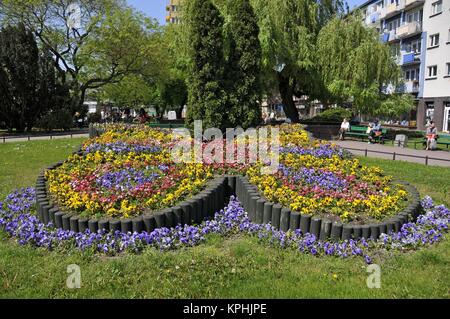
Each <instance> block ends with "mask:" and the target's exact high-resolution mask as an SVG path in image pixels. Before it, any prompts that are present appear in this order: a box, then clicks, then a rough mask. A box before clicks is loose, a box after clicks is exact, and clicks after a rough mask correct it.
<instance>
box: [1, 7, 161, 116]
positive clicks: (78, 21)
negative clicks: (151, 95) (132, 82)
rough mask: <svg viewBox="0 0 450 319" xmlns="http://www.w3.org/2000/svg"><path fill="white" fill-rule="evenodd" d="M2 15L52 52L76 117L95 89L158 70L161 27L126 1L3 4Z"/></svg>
mask: <svg viewBox="0 0 450 319" xmlns="http://www.w3.org/2000/svg"><path fill="white" fill-rule="evenodd" d="M74 3H75V4H77V5H78V7H77V6H74ZM72 9H75V10H74V11H73V12H72V11H71V10H72ZM0 11H1V12H2V13H3V14H2V16H1V17H0V19H2V22H3V23H8V22H14V23H17V22H23V23H24V24H25V26H26V27H27V28H28V29H29V30H32V31H33V33H34V34H35V36H36V37H37V39H38V42H39V44H40V45H41V46H42V47H45V48H48V50H50V52H51V53H52V55H53V56H54V65H55V67H56V68H57V70H58V71H59V75H60V77H61V78H62V81H63V83H66V84H67V85H68V86H69V87H70V91H71V93H72V96H73V100H72V112H73V113H74V112H75V111H77V110H79V109H81V108H82V105H83V102H84V99H85V97H86V94H87V92H88V91H89V90H96V89H99V88H100V87H102V86H104V85H106V84H109V83H117V82H118V81H120V80H121V79H122V78H123V77H125V76H126V75H129V74H132V73H141V72H142V69H143V68H144V67H145V69H146V70H151V69H152V68H153V69H158V64H157V63H154V59H153V58H152V57H153V52H154V50H153V49H154V43H153V39H154V38H155V37H156V38H157V37H158V36H159V34H160V27H159V26H158V25H157V22H156V21H154V20H152V19H149V18H146V17H145V16H144V15H142V14H140V13H137V12H135V11H134V10H132V9H131V8H129V7H127V5H126V4H125V2H124V1H121V0H98V1H91V0H79V1H77V2H74V1H71V0H61V1H47V0H23V1H16V0H3V1H0ZM155 60H157V59H155Z"/></svg>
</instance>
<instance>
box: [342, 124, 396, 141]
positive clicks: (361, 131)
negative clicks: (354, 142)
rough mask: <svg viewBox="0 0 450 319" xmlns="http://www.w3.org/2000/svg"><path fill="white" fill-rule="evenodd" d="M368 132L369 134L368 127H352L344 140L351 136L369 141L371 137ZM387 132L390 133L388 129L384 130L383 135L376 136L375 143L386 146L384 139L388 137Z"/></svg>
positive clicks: (382, 130)
mask: <svg viewBox="0 0 450 319" xmlns="http://www.w3.org/2000/svg"><path fill="white" fill-rule="evenodd" d="M366 132H367V126H357V125H351V126H350V130H349V131H347V132H345V134H344V138H345V137H347V136H350V137H356V138H361V140H364V139H368V138H369V135H368V134H367V133H366ZM387 132H388V130H387V129H386V128H382V129H381V135H379V136H375V138H374V141H375V142H380V143H382V144H384V139H385V137H386V135H387Z"/></svg>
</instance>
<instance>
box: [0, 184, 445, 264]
mask: <svg viewBox="0 0 450 319" xmlns="http://www.w3.org/2000/svg"><path fill="white" fill-rule="evenodd" d="M34 201H35V191H34V189H32V188H27V189H21V190H18V191H16V192H14V193H11V194H10V195H8V196H7V198H6V199H5V201H4V202H3V203H2V202H0V228H2V229H4V230H5V231H6V232H7V233H8V234H9V235H10V236H11V237H13V238H15V239H16V240H17V241H18V242H19V243H20V244H21V245H33V246H36V247H45V248H47V249H63V248H74V247H75V248H78V249H81V250H92V251H94V252H99V253H104V254H108V255H114V254H117V253H121V252H124V251H129V252H140V251H142V250H143V249H144V248H145V247H155V248H157V249H160V250H162V251H165V250H170V249H176V248H179V247H190V246H195V245H198V244H199V243H201V242H203V241H205V239H206V238H207V235H208V234H212V233H215V234H220V235H222V236H230V235H233V234H246V235H251V236H256V237H257V238H259V240H260V241H261V242H263V243H267V244H270V245H272V246H275V247H280V248H293V249H296V250H298V251H299V252H300V253H304V254H309V255H314V256H336V257H341V258H347V257H351V256H359V257H362V258H364V260H365V261H366V262H367V263H371V262H372V257H371V256H372V254H373V253H374V252H375V251H380V250H399V251H405V250H412V249H417V248H419V247H424V246H429V245H431V244H434V243H436V242H438V241H440V240H441V239H442V238H443V236H444V235H445V233H447V232H448V227H449V225H450V210H449V209H448V208H447V207H445V206H443V205H439V206H435V205H434V204H433V202H432V200H431V198H429V197H426V198H424V200H423V201H422V206H423V207H424V209H425V210H426V213H425V214H423V215H421V216H420V217H419V218H418V220H417V221H416V222H415V223H412V222H411V223H407V224H404V225H403V226H402V228H401V230H400V231H399V232H398V233H390V234H382V236H381V239H380V240H378V241H374V240H370V239H369V240H365V239H361V240H346V241H341V242H330V241H320V240H318V239H317V238H316V237H315V236H314V235H312V234H302V232H301V231H300V230H296V231H295V232H292V231H288V232H283V231H280V230H277V229H275V228H274V227H272V226H271V225H270V224H267V225H261V224H254V223H251V222H250V221H249V219H248V216H247V214H246V213H245V212H244V210H243V208H242V207H241V205H240V203H239V202H238V201H237V200H236V199H235V198H234V197H232V198H231V199H230V203H229V204H228V206H227V207H225V208H224V209H222V210H221V211H219V212H217V213H216V214H215V216H214V218H213V219H211V220H206V221H204V222H202V223H201V224H200V225H197V226H188V225H184V226H183V225H178V226H177V227H174V228H170V229H169V228H160V229H155V230H154V231H152V232H151V233H147V232H142V233H126V234H125V233H121V232H119V231H117V232H115V233H108V232H106V231H99V232H98V233H91V232H90V231H89V230H86V232H85V233H75V232H72V231H65V230H61V229H55V228H53V226H52V225H51V224H49V225H44V224H42V223H41V222H40V221H39V220H38V219H37V218H36V216H35V214H34V213H33V209H34Z"/></svg>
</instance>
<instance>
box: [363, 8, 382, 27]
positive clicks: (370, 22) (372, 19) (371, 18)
mask: <svg viewBox="0 0 450 319" xmlns="http://www.w3.org/2000/svg"><path fill="white" fill-rule="evenodd" d="M380 15H381V13H380V12H379V11H377V12H374V13H371V14H370V15H368V16H367V17H366V21H365V22H366V25H367V26H369V27H374V26H378V25H379V22H380Z"/></svg>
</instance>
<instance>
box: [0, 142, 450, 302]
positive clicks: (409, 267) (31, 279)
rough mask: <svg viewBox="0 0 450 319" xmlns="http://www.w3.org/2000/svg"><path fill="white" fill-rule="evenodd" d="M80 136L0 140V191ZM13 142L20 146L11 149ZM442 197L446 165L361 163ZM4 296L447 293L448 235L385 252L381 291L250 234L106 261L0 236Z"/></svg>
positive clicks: (336, 264) (448, 176) (357, 263)
mask: <svg viewBox="0 0 450 319" xmlns="http://www.w3.org/2000/svg"><path fill="white" fill-rule="evenodd" d="M80 142H81V140H75V139H74V140H58V141H39V142H28V143H17V144H7V145H0V154H1V156H0V190H1V191H0V193H1V194H2V196H3V195H4V194H6V193H8V192H10V191H11V190H13V189H14V188H16V187H19V186H27V185H33V184H34V179H35V177H36V176H37V174H38V172H39V169H40V168H42V167H45V166H46V165H49V164H51V163H53V162H55V161H57V160H60V159H64V158H65V157H66V156H67V155H68V154H69V153H70V152H71V151H72V149H73V148H74V147H75V146H76V145H77V144H79V143H80ZM19 144H20V145H19ZM361 161H362V162H363V163H364V164H376V165H379V166H381V167H382V168H383V169H385V170H386V172H388V173H391V174H395V175H396V176H397V177H398V178H401V179H404V180H407V181H409V182H411V183H414V184H415V185H416V186H417V187H418V188H419V190H420V191H421V192H422V194H425V193H428V194H432V195H433V196H434V197H435V198H436V199H437V200H438V201H439V202H442V203H446V204H447V205H448V204H449V202H450V198H449V189H448V188H449V185H448V184H449V183H448V181H449V180H450V169H445V168H434V167H425V166H422V165H419V164H409V163H402V162H392V161H386V160H379V159H361ZM0 256H1V257H0V297H3V298H411V297H419V298H433V297H434V298H449V297H450V271H449V269H450V267H449V266H450V241H449V240H445V241H443V242H442V243H440V244H438V245H435V246H433V247H431V248H429V249H422V250H420V251H417V252H411V253H392V254H391V253H387V254H383V255H382V256H380V257H378V258H377V259H376V262H378V263H379V264H380V265H381V269H382V277H381V289H369V288H367V286H366V279H367V275H368V274H367V272H366V265H365V264H364V262H363V260H362V259H355V258H351V259H338V258H316V257H312V256H307V255H302V254H300V253H298V252H296V251H293V250H279V249H275V248H272V247H269V246H266V245H262V244H260V243H258V241H257V239H255V238H250V237H240V236H235V237H232V238H221V237H219V236H209V237H208V240H207V242H206V243H205V244H202V245H200V246H198V247H194V248H190V249H181V250H178V251H173V252H166V253H161V252H159V251H156V250H154V249H147V250H145V252H144V253H143V254H141V255H137V256H136V255H125V256H120V257H115V258H107V257H103V256H98V255H92V254H90V253H81V252H78V251H70V252H64V253H63V252H49V251H46V250H44V249H35V248H32V247H22V246H19V245H17V244H16V243H15V242H13V241H12V240H10V239H9V238H7V236H6V235H5V234H4V233H0ZM70 264H77V265H79V266H80V268H81V276H82V284H81V289H68V288H67V287H66V279H67V275H68V274H67V272H66V270H67V266H68V265H70Z"/></svg>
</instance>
